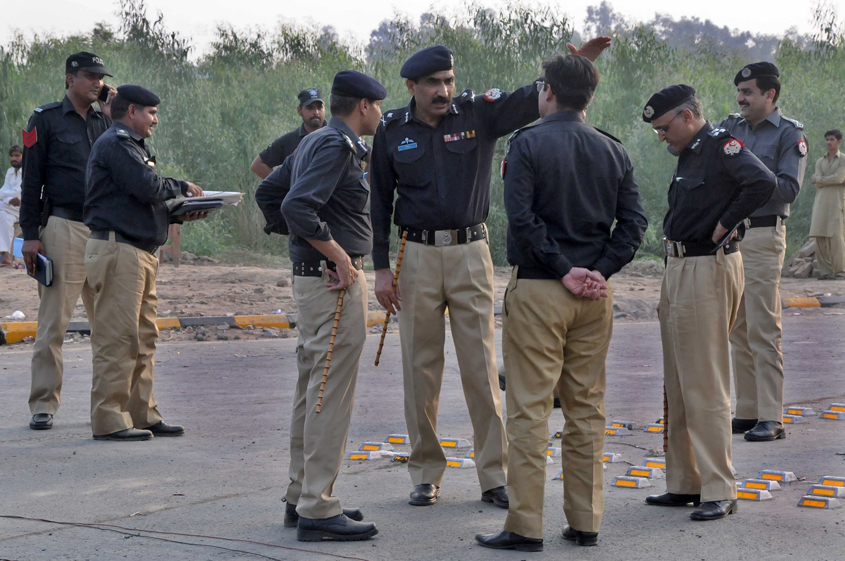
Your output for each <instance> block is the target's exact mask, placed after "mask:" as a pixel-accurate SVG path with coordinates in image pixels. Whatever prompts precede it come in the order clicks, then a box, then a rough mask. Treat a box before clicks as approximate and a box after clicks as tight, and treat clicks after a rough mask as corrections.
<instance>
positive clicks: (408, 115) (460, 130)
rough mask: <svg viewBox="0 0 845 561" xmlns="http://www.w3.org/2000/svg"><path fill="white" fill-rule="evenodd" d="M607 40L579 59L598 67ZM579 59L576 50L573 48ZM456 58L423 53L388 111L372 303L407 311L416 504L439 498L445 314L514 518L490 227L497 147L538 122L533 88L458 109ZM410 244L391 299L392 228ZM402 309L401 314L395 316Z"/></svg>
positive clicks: (495, 488)
mask: <svg viewBox="0 0 845 561" xmlns="http://www.w3.org/2000/svg"><path fill="white" fill-rule="evenodd" d="M609 44H610V38H607V37H600V38H598V39H593V40H592V41H589V42H588V43H586V44H585V45H584V46H583V47H582V49H581V51H579V52H581V53H582V54H584V55H585V56H588V57H589V58H591V59H593V60H594V59H595V58H596V57H598V56H599V54H600V53H601V52H602V51H603V50H604V49H605V48H606V47H607V46H608V45H609ZM569 47H570V49H571V50H572V51H573V52H574V51H575V47H574V46H571V45H570V46H569ZM452 68H453V56H452V52H451V51H450V50H449V49H448V48H446V47H444V46H440V45H438V46H434V47H428V48H426V49H423V50H421V51H419V52H417V53H415V54H414V55H413V56H411V57H410V58H409V59H408V60H407V61H406V62H405V64H404V65H403V66H402V69H401V72H400V73H401V76H402V77H403V78H405V79H406V81H405V84H406V86H407V88H408V92H409V93H410V94H411V95H412V96H413V99H412V100H411V102H410V104H409V105H408V106H407V107H404V108H400V109H394V110H392V111H388V112H387V113H386V114H385V116H384V119H383V122H382V125H381V126H380V127H379V129H378V132H377V133H376V136H375V139H374V141H373V155H372V164H371V174H372V179H371V181H372V185H373V210H372V218H373V232H374V240H373V263H374V265H375V269H376V287H375V293H376V298H377V299H378V301H379V303H380V304H381V305H382V306H384V307H385V308H386V309H387V310H388V311H389V312H390V313H396V310H399V309H400V306H401V310H402V313H400V314H399V329H400V337H401V346H402V369H403V375H404V384H405V420H406V422H407V425H408V433H409V435H410V438H411V446H412V450H411V458H410V461H409V463H408V470H409V471H410V474H411V481H412V482H413V484H414V489H413V490H412V491H411V497H410V501H409V502H410V504H412V505H430V504H434V503H435V502H436V501H437V498H438V497H439V495H440V484H441V482H442V480H443V474H444V471H445V469H446V455H445V454H444V452H443V449H442V448H441V447H440V442H439V439H438V436H437V406H438V402H439V394H440V386H441V382H442V379H443V363H444V356H443V344H444V341H445V320H444V314H445V311H446V308H447V307H448V308H449V317H450V325H451V328H452V336H453V337H454V339H455V351H456V353H457V357H458V364H459V366H460V371H461V380H462V383H463V387H464V393H465V395H466V399H467V406H468V408H469V415H470V419H471V421H472V428H473V434H474V440H475V462H476V466H477V467H476V469H477V471H478V478H479V482H480V484H481V490H482V496H481V500H483V501H485V502H489V503H493V504H495V505H496V506H498V507H501V508H507V507H508V495H507V489H506V487H505V484H506V475H505V465H506V463H507V451H506V446H507V440H506V437H505V431H504V427H503V425H502V406H501V398H500V395H501V394H500V390H499V387H498V372H497V368H496V353H495V341H494V333H495V327H494V321H493V262H492V259H491V257H490V250H489V247H488V243H487V228H486V226H485V224H484V221H485V220H486V219H487V213H488V211H489V207H490V173H491V167H492V160H493V152H494V151H495V148H496V140H497V139H498V138H499V137H501V136H504V135H506V134H509V133H511V132H512V131H513V130H515V129H517V128H519V127H522V126H525V125H527V124H528V123H530V122H532V121H534V120H536V119H537V118H538V117H539V114H538V112H537V97H538V95H537V85H536V84H529V85H527V86H524V87H522V88H520V89H518V90H516V91H515V92H513V93H506V92H503V91H502V90H500V89H498V88H493V89H490V90H487V92H486V93H484V95H479V96H476V95H473V92H472V91H471V90H466V91H465V92H463V93H462V94H461V95H459V96H457V97H454V98H453V93H454V91H455V73H454V72H453V70H452ZM394 192H397V193H398V201H397V203H396V213H395V216H393V219H394V223H395V224H396V225H397V226H399V229H400V231H402V232H404V231H407V232H408V236H407V242H408V243H407V244H406V246H405V254H404V259H403V262H402V274H401V275H400V278H399V287H398V291H397V292H396V293H394V292H393V289H392V281H393V273H392V272H391V270H390V261H389V256H388V251H389V247H390V218H391V216H392V215H394V212H393V199H394ZM400 302H401V304H400Z"/></svg>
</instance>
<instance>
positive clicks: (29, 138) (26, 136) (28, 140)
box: [22, 127, 38, 148]
mask: <svg viewBox="0 0 845 561" xmlns="http://www.w3.org/2000/svg"><path fill="white" fill-rule="evenodd" d="M22 132H23V135H22V136H23V145H24V146H26V147H27V148H32V147H33V146H35V143H36V142H38V129H37V128H35V127H32V130H31V131H29V132H26V131H25V130H24V131H22Z"/></svg>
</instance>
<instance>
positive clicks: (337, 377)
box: [282, 70, 387, 541]
mask: <svg viewBox="0 0 845 561" xmlns="http://www.w3.org/2000/svg"><path fill="white" fill-rule="evenodd" d="M386 96H387V91H386V90H385V89H384V86H382V85H381V84H379V83H378V82H377V81H375V80H374V79H372V78H370V77H369V76H366V75H364V74H361V73H360V72H355V71H352V70H346V71H343V72H339V73H338V74H337V75H335V77H334V82H333V84H332V95H331V101H330V103H331V111H332V120H331V121H330V122H329V125H328V126H327V127H324V128H322V129H320V130H319V131H316V132H314V133H313V134H310V135H308V136H307V137H305V139H304V140H303V142H302V144H301V145H300V146H299V148H298V149H297V151H296V156H295V158H294V161H293V166H292V168H291V187H290V193H288V195H287V196H286V197H285V198H284V203H282V214H283V216H284V221H285V222H287V225H288V227H289V228H290V234H291V235H290V240H289V248H290V258H291V261H293V294H294V298H295V300H296V305H297V308H298V315H297V322H296V323H297V327H298V328H299V341H298V346H297V355H296V360H297V366H298V368H299V379H298V381H297V384H296V393H295V395H294V401H293V414H292V418H291V429H290V454H291V460H290V467H289V475H290V486H288V490H287V493H286V494H285V500H286V501H287V503H288V506H287V508H286V512H285V526H288V527H292V526H297V534H296V537H297V539H298V540H300V541H320V540H322V539H324V538H326V539H333V540H340V541H351V540H364V539H367V538H370V537H372V536H375V535H376V534H377V533H378V530H377V529H376V527H375V524H372V523H364V522H361V520H362V519H363V516H362V515H361V512H360V511H359V510H357V509H354V510H345V509H342V508H341V506H340V501H339V500H338V498H337V497H334V496H332V489H333V488H334V483H335V480H336V479H337V475H338V473H339V472H340V464H341V461H342V459H343V454H344V449H345V447H346V437H347V435H348V433H349V422H350V420H351V419H352V405H353V401H354V399H355V384H356V381H357V379H358V361H359V360H360V358H361V351H362V350H363V348H364V341H365V340H366V338H367V281H366V279H365V277H364V274H363V272H362V271H361V268H362V266H363V258H364V256H365V255H366V254H368V253H370V251H371V250H372V247H373V230H372V226H371V225H370V187H369V185H368V184H367V180H366V179H364V158H365V156H366V154H367V152H368V151H369V147H368V146H367V145H366V144H365V143H364V141H363V140H362V139H361V138H360V137H361V136H363V135H365V134H366V135H370V134H373V133H375V131H376V127H377V126H378V123H379V119H381V100H383V99H384V98H385V97H386ZM339 290H345V291H346V292H345V294H344V297H343V307H342V311H341V315H340V323H339V324H338V328H337V337H336V339H335V341H334V347H333V350H332V359H331V366H330V369H329V372H328V380H327V382H326V385H325V393H324V394H323V400H322V410H321V412H320V413H317V411H316V405H317V402H318V396H319V395H320V385H321V384H320V381H321V379H322V376H323V369H324V365H325V363H326V354H327V352H328V347H329V341H330V340H331V337H332V326H333V324H334V316H335V311H336V309H337V304H338V291H339Z"/></svg>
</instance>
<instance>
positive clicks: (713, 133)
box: [707, 129, 745, 146]
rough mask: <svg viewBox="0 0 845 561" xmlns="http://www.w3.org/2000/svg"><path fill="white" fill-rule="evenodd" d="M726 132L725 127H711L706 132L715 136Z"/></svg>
mask: <svg viewBox="0 0 845 561" xmlns="http://www.w3.org/2000/svg"><path fill="white" fill-rule="evenodd" d="M726 132H728V131H727V129H713V130H712V131H710V132H708V133H707V134H709V135H710V136H712V137H714V138H715V137H717V136H719V135H722V134H725V133H726ZM743 146H745V145H744V144H743Z"/></svg>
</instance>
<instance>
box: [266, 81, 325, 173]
mask: <svg viewBox="0 0 845 561" xmlns="http://www.w3.org/2000/svg"><path fill="white" fill-rule="evenodd" d="M296 112H297V114H298V115H299V116H300V117H301V118H302V125H301V126H300V127H299V128H298V129H294V130H292V131H290V132H289V133H287V134H285V135H283V136H281V137H279V138H277V139H276V140H274V141H273V142H271V143H270V145H269V146H267V148H265V149H264V150H263V151H262V152H261V153H260V154H258V155H257V156H256V157H255V159H254V160H253V161H252V165H251V166H250V168H249V169H250V170H252V172H253V173H254V174H255V175H257V176H258V177H260V178H261V179H266V178H267V176H268V175H270V172H271V171H273V168H274V167H276V166H279V165H281V164H282V162H284V161H285V159H286V158H287V157H288V156H290V155H291V154H293V152H294V150H296V147H297V146H299V143H300V142H302V139H303V138H305V135H306V134H309V133H312V132H314V131H315V130H317V129H319V128H322V127H324V126H326V105H325V104H324V103H323V95H322V93H320V90H318V89H317V88H308V89H307V90H302V91H301V92H299V105H298V106H297V107H296Z"/></svg>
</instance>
